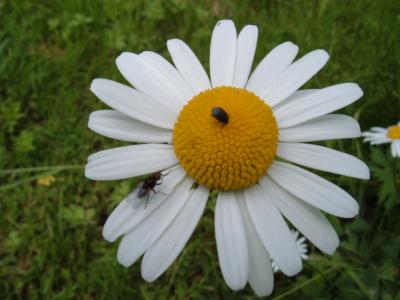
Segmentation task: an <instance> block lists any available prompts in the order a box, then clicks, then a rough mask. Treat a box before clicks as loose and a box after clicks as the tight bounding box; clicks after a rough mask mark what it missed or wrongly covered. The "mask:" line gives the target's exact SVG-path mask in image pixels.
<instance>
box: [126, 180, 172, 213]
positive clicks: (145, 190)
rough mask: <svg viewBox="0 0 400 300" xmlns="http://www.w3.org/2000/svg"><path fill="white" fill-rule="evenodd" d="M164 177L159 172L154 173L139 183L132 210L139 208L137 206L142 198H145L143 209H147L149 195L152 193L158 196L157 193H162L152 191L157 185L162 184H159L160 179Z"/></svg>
mask: <svg viewBox="0 0 400 300" xmlns="http://www.w3.org/2000/svg"><path fill="white" fill-rule="evenodd" d="M164 176H166V175H163V174H161V172H154V173H153V174H151V175H149V176H148V177H147V178H145V179H144V180H143V181H141V182H139V184H138V185H137V188H136V190H137V191H136V197H137V201H134V202H133V208H134V209H135V208H137V207H138V206H139V204H140V203H141V202H142V201H139V200H142V199H144V198H146V204H145V206H144V208H146V207H147V202H149V197H150V193H151V192H153V193H154V194H158V193H162V194H164V193H163V192H156V191H155V190H154V188H155V187H156V186H157V185H160V184H161V183H162V182H159V181H160V179H162V177H164Z"/></svg>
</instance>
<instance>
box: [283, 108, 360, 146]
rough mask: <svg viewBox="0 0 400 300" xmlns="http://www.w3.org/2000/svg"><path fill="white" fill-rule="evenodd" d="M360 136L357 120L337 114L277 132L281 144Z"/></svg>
mask: <svg viewBox="0 0 400 300" xmlns="http://www.w3.org/2000/svg"><path fill="white" fill-rule="evenodd" d="M285 102H286V101H285ZM285 102H284V103H285ZM360 135H361V131H360V125H359V124H358V122H357V120H355V119H353V118H352V117H349V116H345V115H338V114H330V115H325V116H321V117H318V118H315V119H312V120H310V121H307V122H304V123H302V124H300V125H297V126H294V127H290V128H283V129H280V130H279V140H280V141H282V142H314V141H323V140H332V139H344V138H355V137H359V136H360Z"/></svg>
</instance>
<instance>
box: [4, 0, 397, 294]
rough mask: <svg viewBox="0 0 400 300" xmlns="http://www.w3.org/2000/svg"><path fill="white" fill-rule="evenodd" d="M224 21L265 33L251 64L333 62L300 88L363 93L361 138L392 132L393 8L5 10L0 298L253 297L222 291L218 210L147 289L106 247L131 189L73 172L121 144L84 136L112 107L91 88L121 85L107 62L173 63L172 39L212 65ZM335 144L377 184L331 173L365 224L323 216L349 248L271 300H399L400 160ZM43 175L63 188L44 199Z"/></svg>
mask: <svg viewBox="0 0 400 300" xmlns="http://www.w3.org/2000/svg"><path fill="white" fill-rule="evenodd" d="M222 18H232V19H233V20H234V21H235V22H236V25H237V27H238V28H240V27H242V26H243V25H245V24H250V23H251V24H256V25H258V26H259V28H260V36H259V43H258V47H257V52H256V62H257V61H259V60H260V59H261V58H262V57H263V56H264V55H265V53H266V52H267V51H269V50H270V49H272V48H273V47H274V46H275V45H277V44H278V43H281V42H283V41H286V40H290V41H293V42H295V43H296V44H298V45H299V46H300V54H304V53H306V52H308V51H310V50H312V49H315V48H323V49H326V50H327V51H328V52H329V53H330V55H331V60H330V62H329V63H328V65H327V66H326V67H325V68H324V69H323V70H322V71H321V72H320V73H319V74H318V75H317V76H315V77H314V78H313V79H312V80H311V81H310V82H309V83H308V84H307V87H324V86H328V85H331V84H335V83H339V82H357V83H358V84H360V86H361V87H362V89H363V90H364V92H365V95H364V97H363V98H362V99H361V100H360V101H358V102H357V103H355V104H354V105H351V106H350V107H347V108H346V109H344V112H345V113H347V114H349V115H352V116H355V117H356V118H357V119H359V121H360V124H361V127H362V129H363V130H366V129H369V128H370V127H371V126H376V125H377V126H388V125H391V124H394V123H395V122H397V121H398V120H399V116H400V88H399V87H400V84H399V79H400V71H399V70H400V68H399V66H400V49H399V48H400V43H399V29H400V3H399V2H398V1H397V0H385V1H374V0H370V1H238V0H225V1H211V0H209V1H206V0H202V1H196V2H194V1H193V2H186V1H181V0H174V1H161V0H158V1H144V0H138V1H111V0H109V1H79V0H68V1H67V0H65V1H29V0H26V1H23V0H21V1H0V184H1V185H0V197H1V199H0V210H1V219H0V257H1V260H0V298H1V299H128V298H129V299H204V298H209V299H252V298H253V297H254V294H253V292H252V290H251V289H250V288H249V287H247V288H246V289H244V290H242V291H239V292H236V293H234V292H231V291H230V290H229V289H228V288H227V287H226V285H225V283H224V282H223V279H222V276H221V274H220V270H219V266H218V259H217V254H216V246H215V238H214V230H213V228H214V227H213V207H214V205H215V202H214V201H210V202H209V203H208V206H207V210H206V212H205V215H204V216H203V218H202V220H201V222H200V224H199V225H198V227H197V229H196V231H195V233H194V235H193V236H192V238H191V239H190V242H189V244H188V245H187V247H186V248H185V250H184V251H183V253H182V254H181V256H179V258H178V259H177V261H176V262H175V263H174V264H173V265H172V266H171V267H170V268H169V269H168V271H167V272H166V273H165V274H164V275H163V276H162V277H161V278H160V279H158V280H157V281H156V282H155V283H152V284H148V283H145V282H144V281H143V280H142V279H141V277H140V262H137V263H136V264H135V265H134V266H133V267H130V268H128V269H126V268H124V267H122V266H121V265H119V264H118V263H117V260H116V249H117V244H109V243H107V242H106V241H104V240H103V239H102V236H101V228H102V225H103V224H104V221H105V219H106V217H107V216H108V215H109V214H110V212H111V211H112V208H113V207H114V206H115V205H116V204H117V203H118V202H119V201H120V200H121V199H123V197H124V196H125V195H126V194H127V193H128V192H129V191H130V190H131V189H132V188H133V186H134V183H135V181H134V180H123V181H115V182H93V181H89V180H88V179H86V178H85V177H84V176H83V169H82V168H80V167H79V166H83V165H84V164H85V161H86V158H87V156H88V155H89V154H90V153H93V152H95V151H97V150H99V149H104V148H111V147H114V146H117V145H122V143H120V142H116V141H112V140H110V139H107V138H104V137H101V136H98V135H96V134H94V133H93V132H91V131H90V130H88V128H87V127H86V123H87V118H88V115H89V113H90V112H91V111H93V110H97V109H100V108H104V107H105V106H104V105H103V104H102V103H101V102H100V101H99V100H97V99H96V97H95V96H94V95H92V94H91V93H90V91H89V85H90V82H91V80H92V79H93V78H96V77H103V78H112V79H115V80H118V81H121V82H124V80H123V78H122V76H121V75H120V74H118V71H117V68H116V67H115V64H114V60H115V58H116V57H117V56H118V54H119V53H121V52H122V51H132V52H140V51H143V50H146V49H147V50H153V51H156V52H160V53H161V54H163V55H164V56H165V57H168V58H169V56H168V55H167V51H166V45H165V41H166V40H167V39H169V38H172V37H179V38H181V39H184V40H185V41H187V42H188V44H189V45H191V46H192V48H193V49H194V51H195V52H196V53H197V54H198V56H199V58H200V60H201V61H202V62H203V63H204V64H205V66H206V67H208V65H207V64H208V55H209V52H208V51H209V42H210V36H211V32H212V28H213V26H214V24H215V23H216V21H217V20H219V19H222ZM155 113H156V112H155ZM327 145H328V146H330V147H334V148H336V149H339V150H343V151H346V152H349V153H352V154H354V155H357V156H358V157H360V158H362V159H363V160H364V161H366V162H367V163H368V164H369V165H370V166H372V167H373V171H374V173H373V177H372V179H371V180H370V181H368V182H365V181H361V180H355V179H351V178H345V177H339V176H330V175H325V176H326V177H327V178H329V179H330V180H332V181H334V182H335V183H338V184H339V185H341V186H342V187H344V188H345V189H347V190H348V191H349V192H351V193H352V195H354V197H355V198H356V199H357V200H358V201H359V203H360V205H361V213H360V215H359V216H358V217H357V218H355V219H351V220H339V219H336V218H330V220H331V221H332V223H333V224H334V226H335V228H336V230H337V231H338V233H339V235H340V238H341V241H342V242H341V246H340V248H339V249H338V251H337V252H336V253H335V255H333V256H328V255H324V254H322V253H321V252H319V251H318V250H316V249H315V248H311V253H312V254H311V257H310V260H309V261H308V262H307V263H306V264H305V267H304V270H303V272H302V273H301V275H299V276H297V277H295V278H288V277H285V276H282V275H277V276H276V283H275V290H274V293H273V295H272V296H271V297H270V298H272V299H395V297H396V296H395V293H396V291H397V290H398V289H399V286H398V283H399V282H400V270H399V265H400V263H399V262H400V258H399V253H400V233H399V228H400V219H399V217H398V216H399V213H400V209H399V197H398V195H399V194H398V191H396V189H398V187H399V181H397V182H396V178H395V177H396V176H397V180H399V174H398V172H399V170H400V166H399V160H397V161H394V160H393V159H391V158H390V156H389V155H388V154H387V152H386V150H387V147H386V146H384V147H381V148H379V150H376V151H374V152H371V148H370V147H369V146H368V145H365V144H362V143H361V141H360V139H358V140H352V141H333V142H329V143H327ZM396 164H397V173H396V170H395V166H396ZM47 166H60V167H55V168H48V169H46V168H43V167H47ZM62 166H69V167H66V168H65V167H62ZM21 168H28V169H21ZM30 168H38V169H30ZM10 169H12V170H11V171H9V172H4V171H1V170H10ZM14 169H17V170H19V171H16V170H14ZM46 174H47V175H48V174H53V175H54V176H55V177H56V182H55V183H54V184H52V185H51V186H50V187H43V186H39V185H37V184H36V179H37V177H38V176H43V175H46Z"/></svg>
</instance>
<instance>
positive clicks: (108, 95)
mask: <svg viewBox="0 0 400 300" xmlns="http://www.w3.org/2000/svg"><path fill="white" fill-rule="evenodd" d="M90 90H91V91H92V92H93V93H94V94H95V95H96V96H97V97H98V98H99V99H100V100H101V101H103V102H104V103H105V104H107V105H108V106H110V107H112V108H114V109H115V110H118V111H119V112H121V113H123V114H125V115H127V116H130V117H132V118H134V119H137V120H139V121H142V122H145V123H148V124H150V125H153V126H158V127H162V128H167V129H173V128H174V124H175V121H176V118H177V117H178V114H177V113H176V112H175V111H174V110H171V109H170V108H168V107H167V106H166V105H164V104H163V103H162V102H159V101H157V100H155V99H153V98H151V97H149V96H147V95H145V94H143V93H141V92H139V91H137V90H135V89H132V88H130V87H128V86H126V85H123V84H121V83H118V82H115V81H112V80H108V79H101V78H97V79H95V80H93V81H92V84H91V85H90Z"/></svg>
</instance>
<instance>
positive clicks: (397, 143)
mask: <svg viewBox="0 0 400 300" xmlns="http://www.w3.org/2000/svg"><path fill="white" fill-rule="evenodd" d="M390 151H391V153H392V156H393V157H398V156H399V157H400V140H394V141H393V142H392V144H391V145H390Z"/></svg>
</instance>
